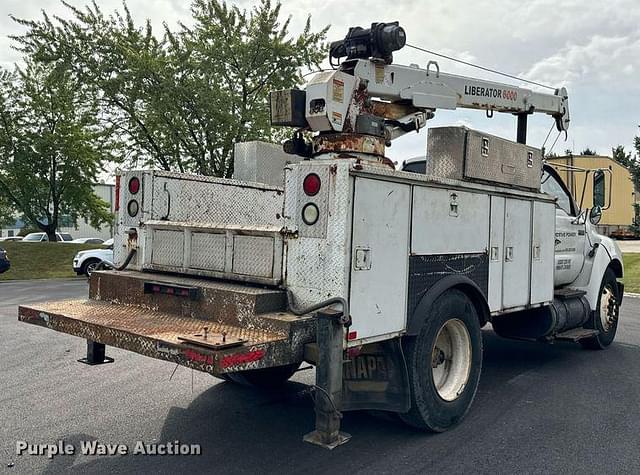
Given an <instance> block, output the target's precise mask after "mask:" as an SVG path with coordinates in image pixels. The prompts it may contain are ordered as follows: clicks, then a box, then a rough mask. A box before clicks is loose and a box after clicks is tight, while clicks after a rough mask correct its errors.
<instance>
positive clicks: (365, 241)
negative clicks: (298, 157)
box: [350, 177, 411, 340]
mask: <svg viewBox="0 0 640 475" xmlns="http://www.w3.org/2000/svg"><path fill="white" fill-rule="evenodd" d="M410 198H411V188H410V186H409V185H404V184H401V183H391V182H387V181H381V180H372V179H367V178H360V177H357V178H356V180H355V195H354V208H353V237H352V243H351V245H352V248H351V256H352V259H351V261H352V262H351V296H350V307H351V308H350V311H351V317H352V320H353V324H352V326H351V328H350V331H351V332H356V339H358V340H360V339H363V338H371V339H375V337H378V336H380V335H386V334H389V333H394V332H399V331H402V330H404V328H405V325H406V306H407V291H406V289H407V278H408V262H409V215H410V208H411V206H410Z"/></svg>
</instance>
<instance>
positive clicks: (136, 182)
mask: <svg viewBox="0 0 640 475" xmlns="http://www.w3.org/2000/svg"><path fill="white" fill-rule="evenodd" d="M138 191H140V179H139V178H138V177H136V176H134V177H133V178H132V179H131V180H129V193H131V194H132V195H135V194H136V193H137V192H138Z"/></svg>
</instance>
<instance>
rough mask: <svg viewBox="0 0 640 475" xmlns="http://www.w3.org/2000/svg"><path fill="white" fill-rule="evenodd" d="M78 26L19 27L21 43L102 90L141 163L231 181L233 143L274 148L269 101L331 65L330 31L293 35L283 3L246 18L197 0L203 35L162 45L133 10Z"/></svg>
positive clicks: (76, 15)
mask: <svg viewBox="0 0 640 475" xmlns="http://www.w3.org/2000/svg"><path fill="white" fill-rule="evenodd" d="M65 5H66V6H67V7H68V8H69V9H70V12H71V14H72V15H71V16H72V19H70V20H63V19H60V18H56V19H54V20H52V19H50V18H49V17H48V16H47V15H46V14H44V16H43V18H42V19H41V20H39V21H31V20H18V19H16V21H17V22H19V23H20V24H22V25H23V26H25V27H26V28H27V30H28V31H27V33H25V34H24V35H23V36H20V37H15V38H14V39H15V40H16V41H17V42H18V45H19V49H20V50H21V51H22V52H24V53H25V54H27V55H31V56H33V57H34V58H35V59H36V60H38V61H42V62H47V63H53V64H61V63H62V64H68V65H69V67H70V68H71V69H72V71H73V75H74V77H75V78H76V79H77V80H78V81H79V82H80V83H81V84H85V85H87V86H89V85H90V86H91V87H92V88H93V96H94V97H96V98H97V99H98V100H99V104H100V106H101V110H102V114H101V117H102V118H103V124H102V125H103V127H104V129H105V130H108V131H110V132H111V133H114V134H117V135H118V137H120V138H121V139H120V140H121V150H122V154H121V155H122V157H124V159H125V160H128V162H129V163H132V164H142V165H151V166H155V167H160V168H163V169H166V170H178V171H193V172H196V173H200V174H205V175H216V176H226V177H229V176H231V174H232V173H233V144H234V143H236V142H238V141H244V140H255V139H263V140H273V139H274V138H276V137H277V133H276V132H274V130H273V129H272V128H271V126H270V122H269V107H268V92H269V91H270V90H275V89H284V88H290V87H295V86H296V85H299V84H301V83H302V77H301V73H300V69H301V68H303V67H304V68H316V67H318V66H319V63H320V62H321V61H322V60H323V59H324V56H325V54H326V48H325V45H324V40H325V36H326V31H327V29H328V27H327V28H323V29H321V30H320V31H317V32H313V31H312V30H311V22H310V19H309V18H307V22H306V25H305V28H304V30H303V32H302V33H301V34H300V35H297V36H292V35H291V34H290V33H289V31H288V29H289V21H290V19H286V20H285V21H281V20H280V16H281V7H280V4H279V3H276V4H272V3H271V2H270V1H269V0H262V1H261V2H260V3H258V5H257V6H255V7H253V8H252V9H251V10H249V11H246V10H241V9H239V8H238V7H236V6H228V5H227V4H226V3H224V2H221V1H218V0H194V1H193V3H192V7H191V12H192V15H193V26H189V27H187V26H185V25H181V27H180V28H179V29H178V30H177V31H170V30H169V28H167V27H166V26H165V31H164V35H163V37H162V38H157V37H156V36H155V35H154V33H153V31H152V29H151V26H150V24H149V22H147V23H146V24H145V25H144V26H142V27H140V26H137V25H136V24H135V22H134V21H133V19H132V17H131V15H130V13H129V10H128V9H127V7H126V4H125V6H124V9H123V12H116V13H115V14H113V15H108V16H105V14H104V13H103V12H102V11H101V10H100V8H99V7H98V5H97V3H95V2H94V3H93V4H92V5H90V6H88V7H85V8H84V9H78V8H75V7H73V6H70V5H68V4H65Z"/></svg>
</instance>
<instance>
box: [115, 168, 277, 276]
mask: <svg viewBox="0 0 640 475" xmlns="http://www.w3.org/2000/svg"><path fill="white" fill-rule="evenodd" d="M129 175H132V176H138V175H140V176H143V179H142V180H141V182H142V193H138V195H144V199H140V198H137V199H138V200H140V203H141V206H140V208H141V209H140V211H139V212H138V213H137V215H136V216H135V217H131V219H128V220H127V221H126V222H125V221H124V220H121V222H120V227H119V231H118V233H117V236H116V237H117V239H116V245H115V246H114V247H115V248H116V249H119V250H120V253H119V255H120V258H121V256H122V254H124V253H125V252H128V248H127V240H128V235H127V234H126V233H125V232H124V231H126V230H134V231H136V235H137V242H136V245H137V249H138V252H137V258H138V259H137V262H136V264H137V265H136V267H135V268H136V269H138V270H151V271H162V272H172V273H178V274H186V275H194V276H207V277H216V278H224V279H232V280H238V281H245V282H253V283H260V284H267V285H278V284H279V283H280V282H281V280H282V256H283V238H282V235H281V233H280V231H281V229H282V227H283V219H282V212H283V203H284V195H283V188H281V187H277V186H273V185H268V184H264V183H255V182H243V181H238V180H229V179H221V178H213V177H203V176H197V175H184V174H179V173H172V172H162V171H144V172H142V171H138V172H136V171H133V172H128V175H127V176H126V177H125V183H126V182H127V180H129V179H130V176H129ZM129 195H130V194H127V191H126V189H125V191H124V192H123V193H122V196H121V198H122V199H121V201H122V202H123V203H128V201H130V200H132V199H134V198H136V197H132V196H129ZM125 207H126V206H125ZM123 214H125V213H120V215H123Z"/></svg>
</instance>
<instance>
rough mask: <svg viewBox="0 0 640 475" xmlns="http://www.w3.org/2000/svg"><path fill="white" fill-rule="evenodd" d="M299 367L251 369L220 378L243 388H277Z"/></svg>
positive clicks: (298, 365) (290, 365) (295, 364)
mask: <svg viewBox="0 0 640 475" xmlns="http://www.w3.org/2000/svg"><path fill="white" fill-rule="evenodd" d="M299 367H300V363H293V364H289V365H285V366H274V367H273V368H262V369H252V370H249V371H238V372H237V373H226V374H225V375H221V376H220V377H221V378H222V379H224V380H226V381H232V382H234V383H237V384H242V385H244V386H256V387H259V388H277V387H279V386H282V385H283V384H284V383H286V382H287V381H288V380H289V378H291V376H293V375H294V374H295V372H296V371H297V370H298V368H299Z"/></svg>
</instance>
